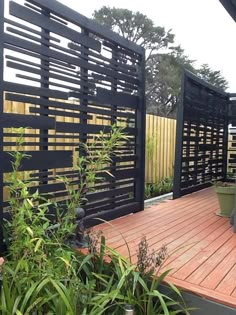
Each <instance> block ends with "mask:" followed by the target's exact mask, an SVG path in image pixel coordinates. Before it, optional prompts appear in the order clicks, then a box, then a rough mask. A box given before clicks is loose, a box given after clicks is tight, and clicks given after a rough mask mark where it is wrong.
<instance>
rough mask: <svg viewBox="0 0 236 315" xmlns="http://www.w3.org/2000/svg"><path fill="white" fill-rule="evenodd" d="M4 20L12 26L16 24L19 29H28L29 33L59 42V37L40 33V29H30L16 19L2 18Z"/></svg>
mask: <svg viewBox="0 0 236 315" xmlns="http://www.w3.org/2000/svg"><path fill="white" fill-rule="evenodd" d="M4 22H6V23H9V24H11V25H13V26H16V27H18V28H20V29H23V30H25V31H29V32H30V33H33V34H37V35H40V36H41V37H43V38H46V39H48V40H50V41H54V42H57V43H60V39H59V38H56V37H54V36H51V35H49V34H47V33H42V32H40V31H37V30H35V29H32V27H28V26H26V25H24V24H22V23H18V22H16V21H13V20H11V19H7V18H4Z"/></svg>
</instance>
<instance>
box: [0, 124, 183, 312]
mask: <svg viewBox="0 0 236 315" xmlns="http://www.w3.org/2000/svg"><path fill="white" fill-rule="evenodd" d="M23 133H24V129H22V128H21V129H20V130H19V138H18V140H17V141H18V142H17V151H16V152H14V153H11V158H12V169H13V171H12V174H10V177H9V189H10V200H9V205H10V206H9V207H10V210H11V214H12V220H11V221H10V222H8V225H7V230H8V235H10V240H9V249H8V250H9V251H8V255H7V256H6V260H5V264H4V266H3V280H2V283H3V285H2V288H1V299H0V310H1V314H2V315H9V314H12V315H31V314H33V315H45V314H47V315H54V314H57V315H65V314H66V315H78V314H82V315H88V314H89V315H99V314H101V315H102V314H105V315H110V314H114V315H116V314H117V315H120V314H121V313H123V308H124V305H125V304H127V303H128V304H132V305H134V306H135V311H136V314H137V315H139V314H140V315H141V314H146V315H158V314H165V315H167V314H177V313H178V312H179V311H181V312H183V313H185V314H188V311H187V309H186V307H185V305H184V304H183V301H182V296H181V293H180V292H179V290H178V289H177V288H175V287H174V286H173V285H171V290H172V291H173V292H174V293H175V294H177V295H178V297H179V299H180V302H179V301H177V300H175V299H174V298H172V297H170V296H166V295H164V294H163V293H161V291H160V290H159V284H160V283H161V282H162V281H163V280H164V279H165V277H166V275H167V274H168V272H166V273H164V274H162V275H158V274H156V272H157V269H158V268H159V267H160V266H161V264H162V262H163V260H164V259H165V255H166V248H165V247H163V248H162V249H161V250H160V251H158V252H151V253H150V252H149V250H148V243H147V241H146V239H145V238H143V239H142V240H141V242H140V245H139V251H138V254H137V255H138V263H137V266H136V265H134V264H132V263H131V259H130V258H128V259H127V258H125V257H123V256H122V255H120V254H119V253H118V252H117V251H115V250H113V249H112V248H110V247H108V246H107V245H106V240H105V237H104V236H102V235H101V233H98V234H97V233H94V232H92V231H88V238H89V248H88V253H87V254H86V255H83V254H82V253H80V252H78V251H75V250H72V249H71V248H70V247H68V246H67V245H66V244H65V239H66V237H67V236H68V233H73V231H74V222H73V216H74V213H73V211H74V207H75V206H77V205H78V204H81V203H82V202H83V198H84V197H85V196H86V194H87V192H88V191H91V190H92V189H93V187H94V185H95V184H96V181H97V180H100V179H102V178H103V175H102V174H101V172H102V170H103V168H104V164H109V163H110V162H111V161H112V152H113V150H115V149H116V148H117V147H118V143H119V141H120V140H122V141H127V139H126V138H125V137H123V135H122V133H120V130H118V129H114V130H113V131H112V133H111V135H110V137H111V138H112V137H113V138H112V139H113V140H111V138H108V139H106V136H105V135H104V134H103V133H101V135H100V140H99V141H98V142H97V143H96V142H95V143H94V144H93V145H92V146H93V150H92V151H91V152H93V153H91V155H90V151H89V149H91V147H92V146H90V147H86V146H85V147H84V148H85V149H86V150H87V151H86V154H87V155H88V159H87V160H86V159H85V158H84V157H83V158H79V161H78V163H77V164H76V167H77V170H78V172H80V178H81V188H80V189H81V193H80V194H79V196H80V198H79V199H78V198H77V196H75V199H74V200H73V198H74V194H75V191H76V190H75V188H74V187H71V186H70V185H69V186H70V188H71V195H72V201H71V205H70V206H71V208H70V213H69V214H66V216H67V219H64V217H63V214H62V213H61V211H57V221H56V222H55V221H51V220H50V219H49V216H48V210H49V207H50V206H52V205H53V206H54V207H56V208H57V204H56V203H55V202H52V201H51V200H50V199H48V198H47V196H45V195H42V194H40V193H39V192H38V191H37V190H36V191H35V190H32V187H33V185H34V183H33V182H32V181H30V180H25V179H22V176H21V174H20V173H21V165H22V162H23V160H24V159H28V158H30V157H29V156H28V155H27V154H25V152H23V151H21V146H22V145H23V143H24V141H23V136H22V134H23ZM98 145H99V146H100V147H102V150H101V152H100V151H98V150H97V151H96V154H94V148H97V146H98ZM94 173H95V175H93V174H94ZM108 175H109V176H111V175H110V174H109V173H108ZM64 180H66V181H67V179H64ZM72 186H73V185H72ZM68 205H69V203H68ZM59 210H60V208H59ZM71 218H72V219H71ZM55 223H56V224H55ZM128 251H129V248H128ZM173 307H175V308H176V311H175V310H174V309H173ZM171 312H172V313H171Z"/></svg>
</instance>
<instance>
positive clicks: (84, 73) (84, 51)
mask: <svg viewBox="0 0 236 315" xmlns="http://www.w3.org/2000/svg"><path fill="white" fill-rule="evenodd" d="M81 32H82V33H83V34H84V35H86V36H89V31H88V30H87V29H82V31H81ZM88 50H89V48H87V47H84V46H82V47H81V58H82V59H83V60H84V61H85V62H88ZM80 76H81V90H82V95H83V96H84V97H83V98H82V99H81V101H80V103H81V105H82V106H85V107H87V106H88V85H87V83H88V68H86V67H83V68H82V67H81V68H80ZM81 115H82V116H81V118H80V124H81V125H82V126H86V125H87V123H88V121H87V112H84V111H81ZM79 141H80V143H82V144H85V143H86V142H87V133H86V132H82V133H80V135H79ZM78 154H79V155H80V156H84V155H85V154H86V153H85V150H84V148H83V147H82V146H81V145H80V146H79V152H78ZM85 216H86V213H85Z"/></svg>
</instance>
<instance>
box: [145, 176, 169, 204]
mask: <svg viewBox="0 0 236 315" xmlns="http://www.w3.org/2000/svg"><path fill="white" fill-rule="evenodd" d="M172 189H173V179H172V177H165V178H163V179H162V180H161V181H159V182H156V183H151V184H149V183H147V184H145V198H146V199H148V198H151V197H156V196H160V195H163V194H166V193H168V192H171V191H172Z"/></svg>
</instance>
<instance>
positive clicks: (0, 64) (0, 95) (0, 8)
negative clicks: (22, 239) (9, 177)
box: [0, 0, 5, 256]
mask: <svg viewBox="0 0 236 315" xmlns="http://www.w3.org/2000/svg"><path fill="white" fill-rule="evenodd" d="M4 2H5V0H1V1H0V122H1V116H2V114H3V110H4V91H3V74H4V57H3V50H4V40H3V35H4ZM2 152H3V127H2V126H0V156H1V154H2ZM3 245H4V244H3V172H0V256H1V255H2V254H3V250H4V246H3Z"/></svg>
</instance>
